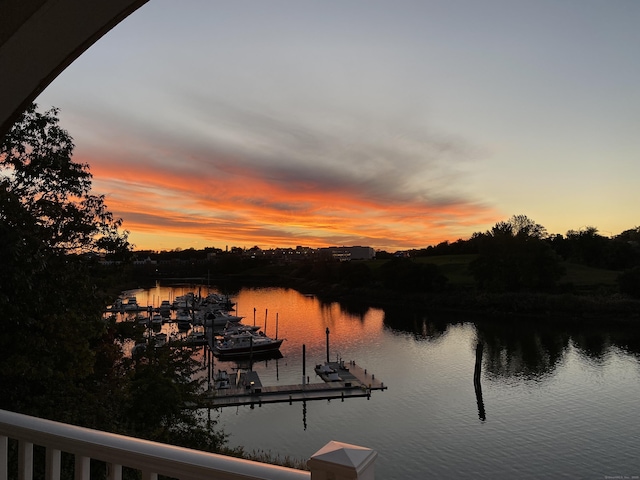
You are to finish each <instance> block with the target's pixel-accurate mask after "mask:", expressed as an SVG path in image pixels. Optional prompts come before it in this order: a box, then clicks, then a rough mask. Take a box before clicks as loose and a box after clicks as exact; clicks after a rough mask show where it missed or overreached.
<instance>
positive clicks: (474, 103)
mask: <svg viewBox="0 0 640 480" xmlns="http://www.w3.org/2000/svg"><path fill="white" fill-rule="evenodd" d="M639 24H640V2H638V1H637V0H611V1H602V0H553V1H551V0H535V1H534V0H530V1H521V0H482V1H479V0H433V1H432V0H415V1H409V0H393V1H391V0H385V1H380V0H366V1H365V0H344V1H337V0H325V1H317V0H316V1H314V0H310V1H299V0H269V1H258V0H252V1H247V0H234V1H233V2H230V1H215V0H181V1H177V0H173V1H171V0H150V1H149V2H148V3H147V4H146V5H144V6H143V7H141V8H140V9H139V10H137V11H136V12H134V13H133V14H132V15H131V16H129V17H128V18H127V19H125V20H124V21H123V22H122V23H121V24H119V25H118V26H116V27H115V28H114V29H113V30H111V31H110V32H109V33H107V34H106V35H105V36H104V37H102V38H101V39H100V40H99V41H98V42H97V43H96V44H94V45H93V46H92V47H90V48H89V49H88V50H87V51H86V52H85V53H84V54H83V55H82V56H80V57H79V58H78V59H77V60H76V61H75V62H74V63H73V64H72V65H71V66H69V67H68V68H67V69H66V70H65V71H64V72H63V73H62V74H61V75H60V76H59V77H58V78H57V79H56V80H54V82H53V83H52V84H51V85H50V86H49V87H48V88H47V89H46V90H45V91H44V92H43V93H42V94H41V95H40V96H39V97H38V98H37V99H36V103H38V105H39V106H40V108H41V109H48V108H50V107H51V106H55V107H58V108H60V121H61V125H62V126H63V127H64V128H66V129H67V130H68V131H69V133H70V134H71V136H72V137H73V138H74V142H75V145H76V148H75V151H74V160H75V161H78V162H83V163H88V164H89V166H90V171H91V173H92V174H93V192H94V193H96V194H104V195H105V203H106V204H107V206H108V208H109V210H111V211H112V212H113V213H114V215H115V216H116V217H120V218H122V219H123V221H124V224H123V228H124V229H126V230H128V231H129V232H130V234H129V239H130V241H131V242H132V243H133V244H134V245H135V248H136V249H150V250H172V249H186V248H196V249H201V248H205V247H216V248H223V249H224V248H227V247H228V248H231V246H238V247H246V248H250V247H253V246H254V245H257V246H259V247H260V248H263V249H267V248H274V247H295V246H298V245H300V246H309V247H322V246H342V245H346V246H349V245H364V246H370V247H373V248H375V249H379V250H387V251H396V250H404V249H412V248H424V247H426V246H429V245H436V244H438V243H440V242H443V241H450V242H452V241H456V240H458V239H460V238H462V239H468V238H469V237H470V236H471V235H472V234H473V233H474V232H484V231H486V230H489V229H490V228H491V227H492V226H493V225H495V223H497V222H499V221H504V220H508V219H509V218H510V217H511V216H512V215H520V214H522V215H526V216H527V217H529V218H530V219H532V220H534V221H535V222H536V223H539V224H541V225H543V226H544V227H545V228H546V229H547V231H548V232H549V233H551V234H565V233H566V232H567V231H568V230H580V229H584V228H586V227H596V228H597V229H598V231H599V232H600V233H601V234H602V235H605V236H612V235H617V234H619V233H621V232H622V231H624V230H628V229H630V228H634V227H636V226H638V225H640V219H639V214H640V212H639V207H640V188H638V180H639V179H640V134H639V131H640V129H639V127H640V88H639V87H640V28H638V25H639Z"/></svg>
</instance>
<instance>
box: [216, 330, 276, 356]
mask: <svg viewBox="0 0 640 480" xmlns="http://www.w3.org/2000/svg"><path fill="white" fill-rule="evenodd" d="M283 340H284V339H282V338H281V339H277V338H276V339H274V338H271V337H267V336H266V335H265V334H264V333H262V332H260V333H252V332H242V333H237V334H235V335H228V336H226V337H217V338H216V339H215V341H214V342H213V354H214V355H216V356H218V357H249V356H251V355H258V354H261V353H272V352H275V351H278V350H280V346H281V345H282V342H283Z"/></svg>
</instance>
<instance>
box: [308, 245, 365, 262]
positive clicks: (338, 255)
mask: <svg viewBox="0 0 640 480" xmlns="http://www.w3.org/2000/svg"><path fill="white" fill-rule="evenodd" d="M318 252H319V253H320V255H321V256H324V257H332V258H334V259H335V260H339V261H341V262H346V261H349V260H372V259H374V258H376V252H375V250H374V249H373V248H371V247H360V246H356V247H325V248H319V249H318Z"/></svg>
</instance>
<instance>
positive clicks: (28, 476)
mask: <svg viewBox="0 0 640 480" xmlns="http://www.w3.org/2000/svg"><path fill="white" fill-rule="evenodd" d="M18 478H19V479H20V480H33V443H31V442H25V441H21V442H19V447H18Z"/></svg>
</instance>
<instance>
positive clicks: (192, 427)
mask: <svg viewBox="0 0 640 480" xmlns="http://www.w3.org/2000/svg"><path fill="white" fill-rule="evenodd" d="M57 114H58V111H57V110H56V109H52V110H49V111H48V112H45V113H38V112H37V111H36V107H35V105H34V106H32V107H30V108H29V109H28V110H27V111H26V112H25V113H24V114H23V115H22V117H21V118H20V119H19V120H18V122H17V123H16V124H15V125H14V126H13V128H12V129H11V131H10V132H9V134H8V135H7V136H6V137H5V138H4V139H3V140H2V143H0V187H1V188H0V257H1V258H2V268H1V269H0V309H1V310H2V312H3V315H2V317H1V319H0V328H2V332H3V334H2V335H1V336H0V351H1V352H2V355H0V385H2V395H0V408H1V409H6V410H11V411H18V412H21V413H26V414H30V415H35V416H39V417H44V418H50V419H54V420H58V421H62V422H66V423H72V424H79V425H83V426H87V427H90V428H97V429H102V430H108V431H114V432H118V433H125V434H129V435H136V436H144V437H146V438H150V439H153V440H158V441H165V442H169V443H174V444H176V443H177V444H180V445H184V446H190V447H195V448H200V449H217V448H218V447H219V446H220V445H222V444H223V443H224V440H225V437H224V435H222V434H220V433H216V432H213V431H211V430H210V426H211V423H207V422H203V421H202V420H201V419H200V418H199V416H198V415H197V413H196V412H195V411H192V410H187V409H185V408H184V406H185V404H186V402H189V401H192V400H193V399H194V398H195V396H196V395H197V394H198V393H199V392H200V389H201V383H200V382H199V381H196V380H192V379H191V378H192V376H191V375H192V373H194V372H195V370H196V365H194V363H193V361H192V360H191V359H190V358H189V355H188V352H186V351H185V352H180V351H175V352H174V351H169V349H168V348H167V349H163V348H162V349H155V348H148V349H147V353H146V354H145V355H144V356H143V357H140V358H137V359H135V360H132V359H131V358H128V357H126V356H125V355H124V352H123V341H124V340H125V339H126V338H129V337H130V336H131V335H133V336H134V337H136V336H137V337H139V336H140V335H139V332H136V331H135V330H133V331H128V332H127V331H125V328H123V325H121V324H120V323H117V322H116V321H115V319H113V318H111V319H108V320H104V319H103V318H102V315H103V309H104V306H105V305H107V304H108V303H110V302H111V300H112V297H110V294H111V288H112V286H111V285H110V283H109V282H110V280H112V279H113V278H114V277H113V276H112V274H113V272H112V271H111V270H110V269H108V268H107V269H105V268H103V267H100V266H99V265H98V264H97V263H96V262H95V260H93V258H94V257H93V256H90V255H88V254H94V255H95V254H100V253H109V254H115V253H118V254H121V255H123V256H126V255H127V253H128V251H129V247H130V245H129V243H128V241H127V232H120V227H121V220H116V219H114V218H113V216H112V214H111V213H110V212H109V211H108V210H107V207H106V205H105V204H104V197H102V196H97V195H94V194H92V193H91V174H90V173H89V168H88V165H85V164H80V163H76V162H74V161H72V152H73V148H74V145H73V141H72V139H71V137H70V136H69V134H68V133H67V132H66V131H65V130H63V129H62V128H60V126H59V125H58V118H57Z"/></svg>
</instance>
